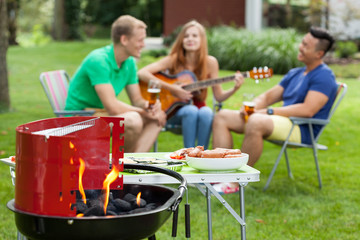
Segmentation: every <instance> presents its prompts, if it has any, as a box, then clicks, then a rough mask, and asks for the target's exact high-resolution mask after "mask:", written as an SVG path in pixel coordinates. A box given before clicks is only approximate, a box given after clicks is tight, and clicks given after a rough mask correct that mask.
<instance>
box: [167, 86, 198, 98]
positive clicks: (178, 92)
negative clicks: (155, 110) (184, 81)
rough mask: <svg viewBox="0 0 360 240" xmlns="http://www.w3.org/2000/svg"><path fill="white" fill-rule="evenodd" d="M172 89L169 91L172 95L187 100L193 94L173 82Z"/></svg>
mask: <svg viewBox="0 0 360 240" xmlns="http://www.w3.org/2000/svg"><path fill="white" fill-rule="evenodd" d="M173 86H174V89H173V91H172V92H171V93H172V94H173V95H174V97H177V98H180V99H181V100H185V101H189V100H191V99H192V97H193V95H192V93H191V92H189V91H187V90H185V89H183V88H182V86H181V85H176V84H174V85H173Z"/></svg>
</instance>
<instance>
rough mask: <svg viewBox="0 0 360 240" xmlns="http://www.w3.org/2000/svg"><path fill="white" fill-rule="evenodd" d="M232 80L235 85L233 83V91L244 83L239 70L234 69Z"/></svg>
mask: <svg viewBox="0 0 360 240" xmlns="http://www.w3.org/2000/svg"><path fill="white" fill-rule="evenodd" d="M234 82H235V85H234V92H235V91H236V90H238V89H239V88H240V87H241V85H242V84H243V83H244V76H243V75H242V74H241V72H240V71H236V73H235V79H234Z"/></svg>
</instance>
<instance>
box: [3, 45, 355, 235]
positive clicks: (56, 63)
mask: <svg viewBox="0 0 360 240" xmlns="http://www.w3.org/2000/svg"><path fill="white" fill-rule="evenodd" d="M106 43H107V41H104V40H91V41H87V42H63V43H51V44H49V45H46V46H42V47H34V48H21V47H11V48H10V49H9V51H8V69H9V81H10V96H11V105H12V108H13V109H12V111H11V112H8V113H2V114H0V157H7V156H10V155H14V154H15V127H16V126H18V125H21V124H23V123H27V122H30V121H34V120H39V119H44V118H51V117H54V115H53V113H52V110H51V107H50V104H49V103H48V100H47V98H46V96H45V94H44V91H43V89H42V87H41V85H40V82H39V74H40V73H41V72H42V71H49V70H55V69H65V70H66V71H67V72H68V73H69V74H70V75H72V74H73V73H74V72H75V70H76V68H77V67H78V65H79V64H80V62H81V60H82V59H83V58H84V57H85V55H86V54H87V53H88V52H89V51H91V50H92V49H94V48H96V47H99V46H102V45H104V44H106ZM151 61H153V59H152V58H149V57H145V58H143V59H142V60H141V61H140V62H139V66H140V67H141V66H143V65H144V64H147V63H149V62H151ZM334 67H336V69H337V71H340V72H346V71H347V70H346V67H345V66H341V68H343V69H339V68H340V67H339V66H334ZM351 67H352V68H354V67H353V66H351ZM357 67H358V66H357ZM274 71H275V73H276V69H275V70H274ZM232 73H233V72H229V71H221V75H223V76H226V75H228V74H232ZM281 77H282V76H279V75H275V76H274V77H273V78H272V79H271V80H270V81H269V82H266V81H265V82H262V83H259V84H255V82H254V81H252V80H250V79H248V80H246V83H245V84H244V85H243V86H242V88H241V89H240V90H239V91H238V92H237V93H236V94H235V95H234V96H233V97H232V98H231V99H229V100H228V101H226V102H225V103H224V108H230V109H238V108H239V107H240V106H241V96H242V94H243V93H245V92H246V93H254V94H259V93H261V92H263V91H264V90H266V89H268V88H270V87H271V86H273V85H274V84H276V83H278V81H279V80H280V79H281ZM338 80H340V81H343V82H345V83H346V84H348V86H349V91H348V94H347V96H346V98H345V100H344V101H343V102H342V104H341V105H340V107H339V109H338V111H337V112H336V113H335V115H334V117H333V120H332V122H331V123H330V125H329V126H328V127H327V128H326V130H325V132H324V133H323V136H322V138H321V143H323V144H326V145H328V147H329V149H328V150H327V151H323V152H319V161H320V168H321V173H322V177H323V189H322V190H319V189H318V182H317V177H316V170H315V165H314V162H313V158H312V152H311V151H310V150H299V149H298V150H291V151H289V156H290V159H291V163H292V170H293V174H294V177H295V179H294V180H291V179H289V178H288V177H287V173H286V166H285V163H284V161H282V162H281V163H280V165H279V167H278V170H277V172H276V174H275V177H274V179H273V181H272V183H271V185H270V188H269V189H268V190H267V191H266V192H263V191H262V188H263V186H264V185H265V182H266V179H267V177H268V175H269V173H270V171H271V168H272V165H273V163H274V161H275V159H276V156H277V154H278V152H279V150H280V148H279V147H277V146H274V145H271V144H269V143H265V147H264V153H263V155H262V156H261V159H260V160H259V162H258V163H257V164H256V165H255V168H257V169H259V170H260V171H261V175H260V176H261V181H260V182H258V183H251V184H249V185H248V186H247V187H246V188H245V189H246V190H245V192H246V194H245V195H246V196H245V202H246V205H245V209H246V223H247V227H246V229H247V239H250V240H252V239H253V240H255V239H256V240H258V239H349V240H350V239H358V238H359V235H360V234H359V229H360V214H359V212H360V207H359V199H360V191H359V187H358V186H359V183H360V180H359V177H358V176H359V175H360V161H359V157H358V153H357V150H358V149H357V148H358V147H359V142H360V135H359V133H360V128H359V123H360V114H359V110H358V106H359V105H360V95H359V94H358V89H359V88H360V81H359V80H358V79H357V77H356V78H355V77H354V78H352V79H341V78H338ZM231 86H232V85H231V83H227V84H224V88H229V87H231ZM209 95H210V97H209V99H208V104H211V94H209ZM120 98H121V99H122V100H124V101H128V100H127V98H126V96H125V95H121V96H120ZM234 139H235V148H240V147H241V142H242V136H239V135H234ZM182 146H183V145H182V138H181V136H179V135H174V134H172V133H168V132H164V133H161V134H160V136H159V151H173V150H175V149H178V148H181V147H182ZM0 173H1V174H0V221H1V224H0V239H4V240H5V239H16V227H15V222H14V216H13V213H12V212H11V211H10V210H8V209H7V208H6V203H7V202H8V201H9V200H10V199H12V198H14V187H13V186H12V184H11V180H10V173H9V168H8V167H7V166H6V165H4V164H0ZM224 198H225V199H226V200H227V201H228V202H229V203H230V205H232V206H234V208H235V210H236V211H238V212H239V206H238V201H239V200H238V195H237V194H232V195H226V196H224ZM189 202H190V205H191V233H192V239H207V230H206V226H207V222H206V199H205V198H204V197H203V196H202V195H201V194H200V193H199V192H198V191H197V190H196V189H194V188H190V190H189ZM212 203H213V205H212V211H213V239H218V240H222V239H240V225H239V224H238V223H237V221H236V220H234V219H233V218H232V216H231V215H230V213H228V212H227V211H226V210H225V208H224V207H223V206H222V204H221V203H219V202H217V201H215V200H213V201H212ZM183 208H184V207H183V204H181V206H180V213H179V214H180V215H179V216H180V218H179V227H178V238H177V239H185V237H184V211H183ZM171 225H172V223H171V220H169V221H167V223H166V224H165V225H164V226H163V227H162V228H161V229H160V230H159V231H158V232H157V239H160V240H161V239H170V237H171Z"/></svg>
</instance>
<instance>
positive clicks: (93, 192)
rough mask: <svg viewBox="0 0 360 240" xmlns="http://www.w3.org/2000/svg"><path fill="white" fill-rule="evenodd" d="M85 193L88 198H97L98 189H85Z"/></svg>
mask: <svg viewBox="0 0 360 240" xmlns="http://www.w3.org/2000/svg"><path fill="white" fill-rule="evenodd" d="M85 195H86V197H87V198H88V199H97V198H99V195H100V191H99V190H86V191H85Z"/></svg>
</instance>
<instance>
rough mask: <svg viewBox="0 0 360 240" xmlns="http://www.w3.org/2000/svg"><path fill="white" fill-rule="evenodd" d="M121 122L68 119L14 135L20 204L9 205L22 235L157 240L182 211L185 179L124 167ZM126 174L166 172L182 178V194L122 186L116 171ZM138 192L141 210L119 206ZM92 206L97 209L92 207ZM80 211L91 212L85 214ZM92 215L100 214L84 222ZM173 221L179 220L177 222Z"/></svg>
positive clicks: (33, 125) (21, 129)
mask: <svg viewBox="0 0 360 240" xmlns="http://www.w3.org/2000/svg"><path fill="white" fill-rule="evenodd" d="M122 121H123V119H121V118H111V117H101V118H96V117H67V118H52V119H45V120H40V121H36V122H31V123H27V124H24V125H21V126H19V127H17V128H16V182H15V200H11V201H9V203H8V208H9V209H10V210H12V211H14V213H15V221H16V226H17V228H18V230H19V231H20V232H21V233H22V234H23V235H25V236H26V237H27V238H28V239H34V240H35V239H142V238H149V239H155V232H156V231H157V230H158V228H160V227H161V226H162V224H163V223H164V222H165V221H166V220H167V219H168V217H169V216H170V215H171V213H172V212H174V213H176V212H177V208H178V205H179V203H180V201H181V199H182V195H183V193H184V191H185V189H186V180H185V179H184V178H183V177H182V176H181V175H180V174H178V173H176V172H174V171H171V170H168V169H163V168H158V167H153V166H141V165H135V164H126V165H125V166H124V165H123V164H119V159H121V158H123V153H124V151H123V149H122V146H123V144H124V138H123V137H122V134H123V133H124V125H123V124H122ZM111 136H112V139H111ZM110 140H111V141H110ZM110 142H111V143H112V144H111V149H112V154H111V159H110V160H109V152H110ZM124 168H129V169H143V170H151V171H157V172H161V173H164V174H167V175H170V176H172V177H174V178H176V179H178V180H179V181H180V182H181V185H180V186H179V188H178V190H177V189H173V188H169V187H165V186H155V185H145V184H125V185H123V178H122V175H121V176H120V175H119V172H121V171H123V169H124ZM111 176H112V179H111V180H109V181H105V179H108V178H109V177H110V178H111ZM114 176H115V177H114ZM106 189H108V191H106ZM139 192H141V198H139V199H138V202H137V204H138V206H136V205H135V203H132V201H134V199H131V200H129V201H128V203H126V204H127V205H131V206H132V208H131V209H128V210H126V211H125V210H123V209H122V208H123V205H121V206H120V205H119V204H118V205H116V204H115V202H116V203H119V202H123V201H125V198H129V196H135V195H136V194H138V193H139ZM93 195H94V196H95V197H94V196H93ZM86 201H87V203H84V202H86ZM89 202H100V203H98V204H100V205H94V206H95V207H93V206H90V207H88V205H91V204H89ZM105 202H106V203H105ZM80 203H81V204H80ZM141 205H142V206H141ZM83 206H85V207H86V208H85V209H84V210H83V211H81V209H80V208H82V207H83ZM99 206H100V210H99ZM104 206H105V207H104ZM106 206H107V207H106ZM110 206H112V207H113V208H112V209H110V208H109V207H110ZM134 206H135V207H134ZM94 208H96V209H97V210H96V211H98V212H100V213H97V214H96V215H95V216H94V215H93V214H88V215H86V213H89V212H94V211H95V210H94ZM102 209H103V210H102ZM120 209H122V210H121V211H120ZM84 213H85V216H84ZM176 218H177V214H174V223H176V222H177V219H176ZM187 224H188V223H187ZM174 232H175V233H174ZM175 235H176V225H175V224H173V236H175Z"/></svg>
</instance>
